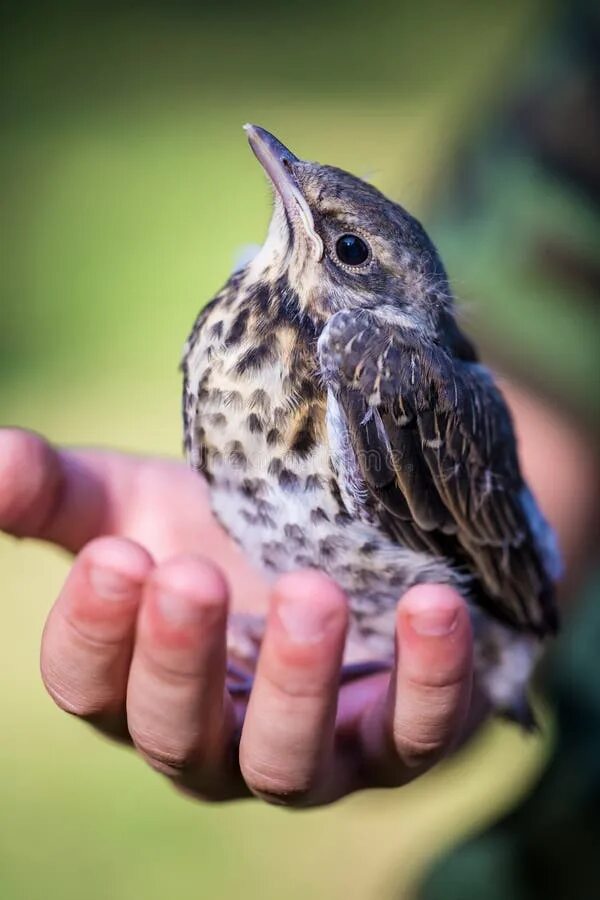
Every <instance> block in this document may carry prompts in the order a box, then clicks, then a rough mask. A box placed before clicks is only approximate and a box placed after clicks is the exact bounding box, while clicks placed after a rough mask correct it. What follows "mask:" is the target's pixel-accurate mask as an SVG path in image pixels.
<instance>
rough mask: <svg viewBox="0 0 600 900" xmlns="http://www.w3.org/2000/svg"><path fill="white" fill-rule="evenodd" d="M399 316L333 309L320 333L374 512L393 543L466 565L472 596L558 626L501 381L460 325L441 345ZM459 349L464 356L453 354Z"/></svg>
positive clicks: (515, 615) (499, 611) (548, 628)
mask: <svg viewBox="0 0 600 900" xmlns="http://www.w3.org/2000/svg"><path fill="white" fill-rule="evenodd" d="M396 318H397V321H396V322H394V318H393V317H392V316H389V315H388V316H384V315H381V314H379V315H378V313H377V312H372V311H364V310H362V311H353V310H341V311H340V312H337V313H335V314H334V315H333V316H332V318H331V319H330V320H329V322H328V324H327V326H326V327H325V329H324V330H323V333H322V335H321V338H320V340H319V357H320V365H321V371H322V375H323V378H324V380H325V383H326V384H327V387H328V391H329V393H330V394H331V398H332V401H333V402H335V403H336V404H337V406H338V407H339V409H340V410H341V414H342V418H343V420H344V421H345V425H346V428H347V432H348V437H349V443H350V446H351V447H352V449H353V451H354V455H355V458H356V459H355V464H356V466H357V467H358V470H359V472H360V474H361V476H362V479H363V481H364V486H363V490H366V497H367V500H366V503H367V505H368V506H370V511H371V514H374V515H375V516H376V517H377V519H378V520H379V522H380V524H381V525H382V527H383V528H384V529H385V530H386V531H387V532H388V533H389V534H391V535H392V536H393V537H394V538H395V539H396V540H398V541H399V542H401V543H402V544H404V545H406V546H409V547H411V548H413V549H415V550H420V551H425V552H429V553H432V554H434V555H436V556H440V557H446V558H449V559H451V560H452V561H453V562H454V564H455V566H456V567H457V568H459V569H460V570H463V571H466V572H467V573H468V574H469V575H471V576H472V577H473V593H474V596H475V598H476V599H477V601H478V602H479V603H480V604H481V605H482V606H484V607H486V608H487V609H488V611H489V612H490V613H492V614H493V615H494V616H496V617H497V618H498V619H500V620H501V621H503V622H505V623H508V624H510V625H513V626H515V627H518V628H522V629H526V630H529V631H533V632H535V633H537V634H539V635H543V634H545V633H547V632H553V631H555V630H556V628H557V624H558V623H557V614H556V609H555V605H554V599H553V594H554V590H553V584H552V578H551V574H550V567H549V565H548V564H547V560H545V559H544V548H543V547H542V546H541V543H540V542H539V527H538V526H539V524H540V523H541V525H542V527H543V528H544V527H545V528H546V529H547V526H546V525H545V522H544V520H543V519H542V517H541V514H540V513H539V511H538V510H537V507H535V504H533V506H532V503H533V501H532V497H531V494H530V493H529V491H528V489H527V487H526V485H525V484H524V482H523V479H522V476H521V473H520V469H519V463H518V459H517V452H516V442H515V437H514V432H513V427H512V422H511V418H510V414H509V412H508V409H507V407H506V405H505V403H504V400H503V398H502V396H501V394H500V392H499V391H498V389H497V388H496V386H495V385H494V383H493V380H492V378H491V376H490V374H489V373H488V372H487V370H486V369H485V368H484V367H483V366H481V365H479V364H478V363H477V361H476V359H475V355H474V353H473V351H472V348H471V346H470V344H468V342H467V340H466V339H464V338H463V339H459V337H458V332H457V330H455V332H454V338H453V339H452V340H451V341H449V342H447V343H448V346H449V348H450V349H449V350H446V349H445V348H444V347H442V346H440V345H439V344H437V343H435V342H433V341H428V340H423V339H422V337H421V335H420V333H418V332H416V331H415V329H414V328H410V327H407V325H406V323H404V324H403V323H402V320H400V319H399V318H398V317H396ZM461 349H462V350H463V351H464V352H463V357H465V358H463V359H461V358H460V356H455V355H453V354H454V353H457V352H460V350H461ZM532 511H533V512H532ZM536 538H537V539H536Z"/></svg>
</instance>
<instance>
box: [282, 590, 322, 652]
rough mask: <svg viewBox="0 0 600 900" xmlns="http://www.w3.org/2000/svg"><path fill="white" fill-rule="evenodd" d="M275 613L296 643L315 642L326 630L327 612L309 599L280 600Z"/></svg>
mask: <svg viewBox="0 0 600 900" xmlns="http://www.w3.org/2000/svg"><path fill="white" fill-rule="evenodd" d="M277 615H278V616H279V621H280V622H281V624H282V625H283V627H284V629H285V631H286V632H287V635H288V637H289V638H290V639H291V640H292V641H294V642H295V643H297V644H315V643H317V641H320V640H321V638H322V637H323V635H324V634H325V631H326V630H327V624H328V619H329V614H328V613H327V611H325V610H323V609H321V608H320V607H319V606H317V605H316V604H315V603H311V602H310V601H308V602H307V601H300V600H297V599H293V600H292V599H289V598H286V599H284V600H281V601H280V603H279V606H278V607H277Z"/></svg>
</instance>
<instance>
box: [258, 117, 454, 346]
mask: <svg viewBox="0 0 600 900" xmlns="http://www.w3.org/2000/svg"><path fill="white" fill-rule="evenodd" d="M244 127H245V130H246V133H247V135H248V140H249V143H250V146H251V148H252V150H253V151H254V154H255V155H256V157H257V159H258V161H259V162H260V164H261V165H262V167H263V169H264V170H265V172H266V174H267V176H268V177H269V179H270V181H271V183H272V186H273V189H274V195H275V205H274V211H273V217H272V219H271V224H270V226H269V231H268V235H267V238H266V241H265V243H264V246H263V248H262V250H261V251H260V253H259V254H258V256H257V257H256V258H255V260H254V261H253V263H252V264H251V267H250V274H251V275H254V276H256V278H257V279H258V278H260V279H262V280H268V281H272V282H276V281H278V282H279V283H281V281H280V280H281V278H282V276H283V277H284V278H286V279H287V282H288V284H289V287H290V288H291V289H292V290H293V291H295V292H296V294H297V295H298V298H299V303H300V305H301V308H302V311H303V312H304V313H305V314H308V315H310V316H312V317H313V318H315V319H319V320H321V321H322V320H324V319H325V320H326V319H327V318H328V317H329V316H330V315H331V314H332V313H334V312H336V311H337V310H339V309H344V308H371V309H372V308H374V307H378V306H381V307H388V308H389V307H390V306H392V307H395V308H396V310H397V311H398V312H400V311H401V312H402V313H403V314H404V315H405V316H406V317H408V318H409V319H411V320H412V321H413V322H414V324H415V325H421V326H422V327H425V328H427V329H431V328H432V327H433V328H435V326H436V323H437V320H438V318H439V317H440V316H441V315H443V314H444V313H445V312H447V310H448V308H449V305H450V302H451V296H450V290H449V287H448V280H447V276H446V273H445V271H444V267H443V265H442V263H441V261H440V259H439V256H438V254H437V251H436V249H435V247H434V245H433V243H432V242H431V240H430V239H429V237H428V236H427V234H426V232H425V231H424V229H423V227H422V226H421V225H420V224H419V222H418V221H417V220H416V219H414V218H413V217H412V216H411V215H409V213H407V212H406V210H405V209H403V208H402V207H401V206H399V205H398V204H397V203H393V202H392V201H391V200H388V198H387V197H385V196H384V195H383V194H382V193H381V192H380V191H378V190H377V189H376V188H374V187H373V186H372V185H370V184H367V183H366V182H365V181H362V180H361V179H360V178H356V177H355V176H354V175H351V174H350V173H349V172H345V171H343V170H342V169H338V168H335V167H334V166H326V165H321V164H319V163H315V162H307V161H305V160H302V159H299V158H298V157H297V156H295V155H294V154H293V153H292V152H291V151H290V150H288V149H287V147H285V146H284V145H283V144H282V143H281V142H280V141H279V140H277V138H275V137H274V136H273V135H272V134H270V133H269V132H268V131H265V129H263V128H260V127H259V126H257V125H246V126H244Z"/></svg>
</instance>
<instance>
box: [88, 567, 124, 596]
mask: <svg viewBox="0 0 600 900" xmlns="http://www.w3.org/2000/svg"><path fill="white" fill-rule="evenodd" d="M89 578H90V584H91V585H92V588H93V590H94V593H95V594H97V596H98V597H100V599H101V600H111V601H115V600H116V601H118V600H124V599H125V598H126V597H128V596H129V595H130V594H131V586H132V585H131V581H129V580H128V579H127V578H125V577H124V576H123V575H121V573H120V572H115V571H114V569H103V568H101V567H100V566H92V567H91V569H90V571H89Z"/></svg>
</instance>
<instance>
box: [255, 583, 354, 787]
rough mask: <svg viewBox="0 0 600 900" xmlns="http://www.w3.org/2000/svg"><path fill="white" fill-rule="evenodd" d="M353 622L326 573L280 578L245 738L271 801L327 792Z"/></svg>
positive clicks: (257, 782)
mask: <svg viewBox="0 0 600 900" xmlns="http://www.w3.org/2000/svg"><path fill="white" fill-rule="evenodd" d="M346 627H347V607H346V600H345V597H344V594H343V593H342V591H341V590H340V589H339V588H338V587H337V586H336V585H335V584H334V583H333V582H332V581H330V580H329V579H328V578H327V577H326V576H325V575H323V574H321V573H319V572H314V571H307V572H296V573H294V574H290V575H286V576H284V577H283V578H281V579H280V580H279V582H278V584H277V586H276V588H275V592H274V597H273V602H272V605H271V610H270V614H269V619H268V623H267V629H266V632H265V637H264V639H263V644H262V649H261V653H260V657H259V661H258V666H257V671H256V676H255V681H254V687H253V689H252V694H251V696H250V700H249V704H248V710H247V712H246V720H245V722H244V728H243V731H242V739H241V745H240V765H241V769H242V774H243V776H244V779H245V781H246V783H247V785H248V787H249V788H250V790H251V791H252V792H253V793H255V794H257V795H259V796H261V797H263V798H264V799H266V800H270V801H271V802H278V803H285V804H294V805H299V804H306V803H310V802H316V801H317V799H323V798H322V797H321V792H322V790H323V787H324V785H323V784H322V783H321V781H322V779H321V776H322V775H323V772H324V769H325V767H326V765H327V762H328V761H329V759H330V756H331V749H332V742H333V729H334V719H335V709H336V703H337V689H338V682H339V672H340V665H341V661H342V655H343V649H344V640H345V634H346Z"/></svg>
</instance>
